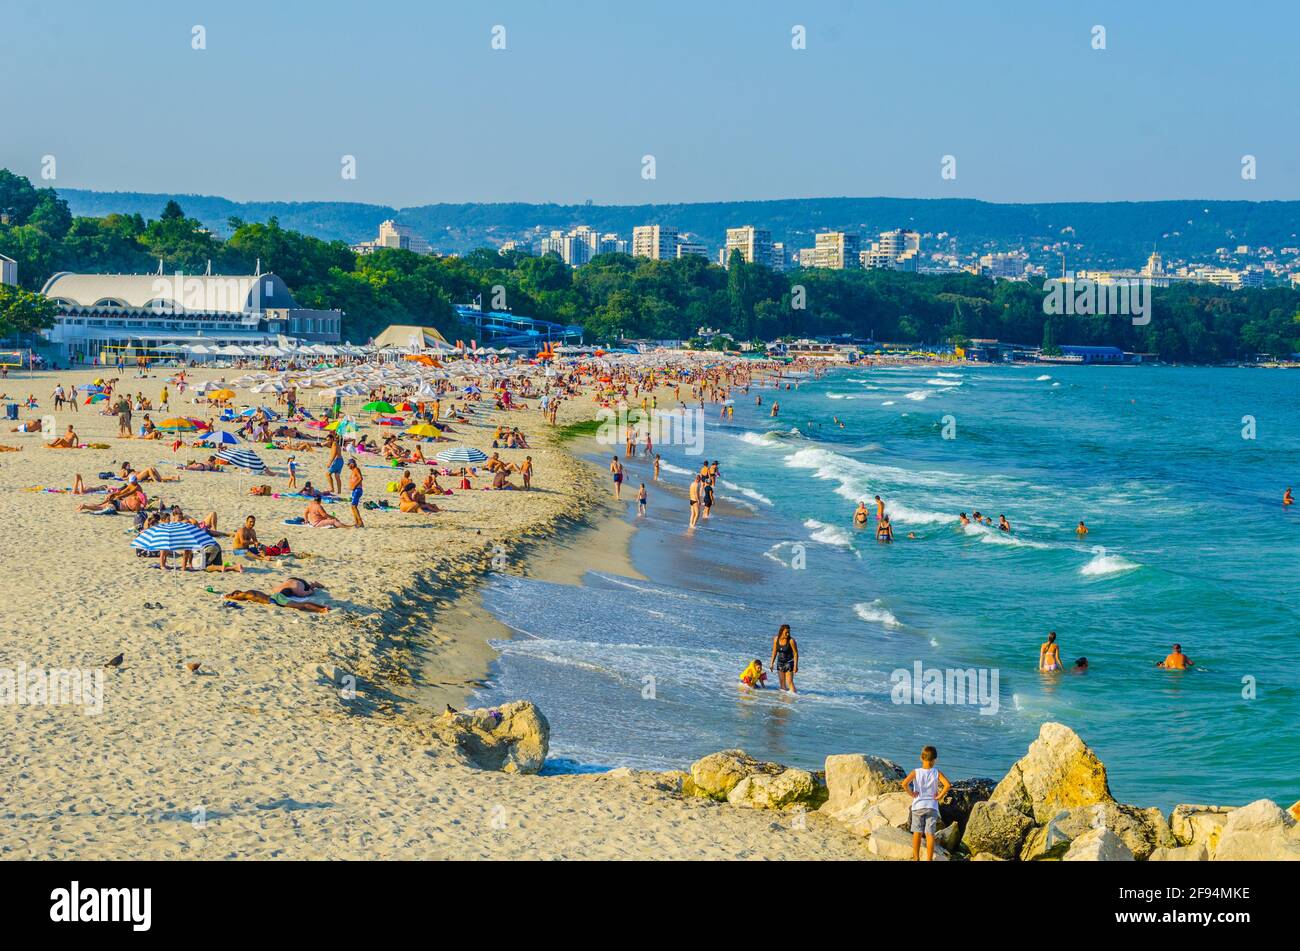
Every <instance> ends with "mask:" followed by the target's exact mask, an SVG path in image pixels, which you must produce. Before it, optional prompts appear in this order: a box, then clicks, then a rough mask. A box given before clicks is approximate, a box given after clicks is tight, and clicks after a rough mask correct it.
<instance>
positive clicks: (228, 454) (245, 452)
mask: <svg viewBox="0 0 1300 951" xmlns="http://www.w3.org/2000/svg"><path fill="white" fill-rule="evenodd" d="M217 456H218V458H220V459H224V460H225V461H226V462H228V463H230V464H231V465H232V466H238V467H239V468H240V469H252V470H253V471H254V472H262V471H263V470H265V469H266V463H265V462H263V461H262V457H261V456H259V455H258V454H257V453H255V452H253V450H251V449H232V448H230V447H229V446H225V447H223V448H221V449H219V450H217Z"/></svg>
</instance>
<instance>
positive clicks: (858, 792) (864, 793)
mask: <svg viewBox="0 0 1300 951" xmlns="http://www.w3.org/2000/svg"><path fill="white" fill-rule="evenodd" d="M906 775H907V774H906V773H905V772H904V771H903V768H902V767H901V766H899V765H898V764H897V763H893V762H890V761H889V760H887V759H880V758H879V757H877V756H867V755H865V754H863V753H840V754H837V755H834V756H828V757H826V791H827V793H828V797H829V798H827V800H826V803H825V805H823V806H822V809H823V811H825V812H839V811H840V810H842V809H847V808H848V807H849V806H852V805H854V804H855V803H857V802H858V801H859V800H862V799H874V798H876V797H877V796H883V795H884V794H885V793H890V792H897V791H898V790H899V789H901V788H902V786H901V784H900V780H902V778H903V777H904V776H906Z"/></svg>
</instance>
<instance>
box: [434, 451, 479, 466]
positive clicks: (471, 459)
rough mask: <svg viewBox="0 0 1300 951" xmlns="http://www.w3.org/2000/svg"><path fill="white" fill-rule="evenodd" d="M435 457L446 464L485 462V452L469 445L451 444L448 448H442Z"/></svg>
mask: <svg viewBox="0 0 1300 951" xmlns="http://www.w3.org/2000/svg"><path fill="white" fill-rule="evenodd" d="M435 458H436V459H437V460H438V461H439V462H441V463H444V464H446V465H451V464H452V463H462V464H463V463H475V462H487V453H485V452H484V451H483V450H482V449H474V448H473V447H471V446H452V447H451V448H450V449H444V450H443V451H442V452H440V453H438V455H437V456H435Z"/></svg>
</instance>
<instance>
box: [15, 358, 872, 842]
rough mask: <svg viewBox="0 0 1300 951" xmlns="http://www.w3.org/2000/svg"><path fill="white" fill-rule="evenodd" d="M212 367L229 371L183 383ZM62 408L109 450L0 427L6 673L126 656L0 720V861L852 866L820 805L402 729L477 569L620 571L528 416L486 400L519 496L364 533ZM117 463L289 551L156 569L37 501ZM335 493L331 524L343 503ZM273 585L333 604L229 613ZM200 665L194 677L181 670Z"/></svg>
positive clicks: (111, 533) (466, 682) (192, 509)
mask: <svg viewBox="0 0 1300 951" xmlns="http://www.w3.org/2000/svg"><path fill="white" fill-rule="evenodd" d="M223 372H224V374H225V375H234V374H232V371H229V370H227V371H199V372H197V373H195V374H192V379H193V380H194V381H195V382H198V381H201V380H203V379H207V378H209V377H212V376H219V375H223ZM99 375H100V372H99V371H90V370H84V371H78V372H75V373H74V372H60V373H57V374H53V373H44V374H37V375H35V376H32V375H24V376H23V377H22V378H17V379H16V378H10V379H8V380H6V381H4V384H3V385H2V386H0V389H2V390H4V391H6V392H8V393H9V394H10V396H18V397H19V398H22V397H25V396H26V395H27V394H28V393H29V392H30V393H33V394H35V395H36V397H37V398H38V400H40V402H41V406H40V409H39V410H38V411H37V412H34V413H24V414H23V417H22V418H30V417H39V416H43V415H45V414H48V413H50V412H52V411H53V410H52V404H51V402H50V393H51V391H52V390H53V388H54V386H55V385H56V383H62V384H63V385H64V386H67V385H69V384H72V385H80V384H83V383H86V382H88V381H90V380H92V379H93V378H95V377H96V376H99ZM164 379H165V375H164V374H163V373H162V372H156V373H154V374H152V375H151V376H150V377H149V378H147V379H144V380H137V379H134V378H133V377H132V376H131V374H130V373H126V374H123V379H122V387H123V388H124V389H128V390H130V391H131V392H135V391H137V390H138V391H141V392H144V393H145V394H146V395H147V396H149V397H151V398H156V397H157V393H158V390H159V389H160V388H161V386H162V384H163V382H164ZM182 400H184V401H185V402H182ZM187 404H188V398H187V397H186V398H181V397H177V396H175V395H174V388H173V398H172V407H171V410H172V412H179V413H186V412H189V411H190V409H191V408H190V407H188V405H187ZM79 409H80V411H79V412H78V413H76V414H70V413H66V412H63V413H59V414H57V424H58V430H59V431H60V432H62V430H63V429H64V428H65V427H66V425H67V424H68V423H69V422H71V423H72V424H73V425H74V426H75V428H76V430H77V432H78V434H79V435H80V437H81V440H82V441H83V442H91V443H104V444H107V445H108V448H106V449H66V450H60V449H51V448H48V447H47V446H46V445H45V441H44V439H43V438H42V437H41V436H40V435H39V434H32V435H26V434H18V433H11V432H9V431H8V430H9V429H10V428H12V425H13V424H9V423H7V424H5V425H4V426H3V429H2V430H0V445H4V446H8V447H15V448H17V449H19V450H20V451H17V452H5V453H0V551H3V552H4V556H3V557H2V558H0V586H3V589H4V590H5V591H6V592H7V593H8V599H7V609H6V611H5V616H4V623H3V625H0V667H3V668H8V669H17V668H18V667H19V666H20V665H23V664H25V665H26V666H27V667H28V669H42V668H44V669H67V668H87V669H102V665H103V664H104V663H105V662H106V661H107V660H108V659H109V658H112V657H114V656H115V655H117V654H119V653H120V654H122V655H123V657H124V661H123V663H122V664H121V666H120V667H119V668H116V669H109V670H106V671H104V674H105V676H104V682H103V709H102V712H100V713H98V714H93V713H90V712H89V711H85V710H82V709H80V708H77V707H72V706H54V707H46V706H33V705H25V706H23V705H10V706H5V707H4V708H3V710H2V711H0V716H3V717H4V720H5V730H4V741H3V746H2V747H0V763H3V765H4V770H3V779H0V802H2V803H3V805H0V854H3V855H4V856H5V857H8V858H55V859H72V858H79V859H107V858H181V857H187V858H198V859H226V858H296V859H305V858H314V859H365V858H380V859H384V858H388V859H398V858H405V859H411V858H574V859H604V858H659V859H664V858H764V859H769V858H770V859H775V858H796V859H799V858H821V859H827V858H831V859H835V858H840V859H863V858H870V857H871V856H870V855H869V854H868V853H867V851H866V849H865V848H864V846H863V840H862V839H861V838H860V837H858V836H855V835H853V834H852V833H851V832H849V831H846V830H845V829H844V828H843V827H841V826H840V825H839V824H837V823H834V822H832V821H830V820H828V819H824V818H822V817H820V816H817V815H810V816H808V817H807V820H806V821H800V822H798V823H795V822H793V821H792V818H791V817H790V816H788V815H784V814H773V813H764V812H762V811H756V810H745V809H735V808H728V807H726V806H722V805H719V804H717V803H713V802H708V801H705V800H700V799H687V800H683V799H681V798H678V797H676V796H673V795H671V794H670V793H669V792H667V791H665V790H662V789H659V788H656V786H655V784H654V783H653V782H650V781H648V780H646V779H643V778H636V777H632V778H628V777H626V776H618V775H615V776H590V775H586V776H574V775H560V776H548V775H541V776H520V775H506V774H501V773H493V772H484V771H480V770H476V769H473V768H471V767H468V766H466V765H464V764H463V763H462V762H461V761H460V760H459V758H458V757H457V756H456V755H455V754H454V753H453V752H451V751H450V750H449V749H447V748H444V747H440V746H438V745H437V744H430V743H429V742H428V740H427V739H426V738H425V734H424V733H423V732H422V731H421V730H419V729H418V728H415V727H413V726H412V719H413V717H414V718H417V719H418V717H419V716H420V715H427V714H428V712H429V711H433V712H440V711H441V708H442V705H443V704H445V703H451V704H453V705H460V704H461V703H462V702H463V701H464V698H465V697H466V695H467V694H468V693H469V691H470V690H471V689H472V688H473V686H474V685H475V684H476V683H478V682H480V681H481V680H482V678H483V677H484V676H486V675H487V672H488V665H489V664H490V662H491V659H492V656H493V652H492V650H491V648H490V647H489V646H488V644H487V641H488V639H489V638H494V637H499V636H502V631H501V629H500V627H499V625H496V624H495V622H493V621H491V619H490V618H488V617H486V616H485V614H484V612H482V611H481V610H480V609H478V608H477V606H476V599H475V595H474V589H475V586H476V583H477V581H478V580H479V579H481V578H482V577H483V576H484V574H485V573H486V572H490V571H494V570H506V571H522V572H543V571H544V572H546V573H547V576H548V577H550V578H552V579H557V580H567V581H568V582H569V583H576V582H577V580H578V579H579V578H580V577H581V574H582V571H583V564H584V559H586V560H588V561H589V560H590V559H592V558H598V559H599V560H600V563H601V565H602V567H603V570H606V571H609V570H618V571H624V572H630V571H631V569H630V566H629V565H628V564H627V558H626V553H625V549H626V532H627V531H628V529H627V528H626V526H622V525H618V524H614V525H612V526H611V522H612V519H611V515H612V514H613V512H614V510H613V509H612V508H611V503H610V502H609V500H607V499H606V494H607V493H606V490H605V489H604V486H603V485H598V484H597V482H596V476H597V475H598V473H595V472H593V470H592V468H591V467H590V466H588V465H587V464H585V463H583V462H581V461H580V460H579V459H577V458H576V457H575V455H574V454H573V453H571V452H570V451H568V450H567V449H566V448H565V447H563V446H562V445H560V444H559V443H558V442H557V441H556V440H555V439H554V438H553V437H552V435H551V433H550V432H549V431H548V427H547V426H546V425H545V423H544V422H543V420H542V419H541V415H540V414H539V413H537V412H536V411H535V410H534V409H529V410H527V411H517V412H513V413H509V414H507V415H508V416H509V417H510V419H509V421H510V423H511V424H512V425H518V426H520V427H521V428H522V429H523V430H524V432H525V433H526V434H527V435H528V437H529V440H530V444H531V446H532V447H533V448H531V449H530V450H528V451H527V454H531V455H532V457H533V459H534V462H535V465H536V470H537V475H536V478H535V480H534V491H531V492H483V491H479V490H477V489H475V490H472V491H467V492H456V493H455V494H454V495H452V496H449V497H446V498H445V499H440V500H439V504H440V505H442V506H443V507H444V508H445V511H443V512H441V513H438V514H412V515H407V514H401V513H398V512H396V511H392V512H384V511H372V510H367V511H365V512H364V515H365V519H366V523H367V527H366V528H365V529H364V530H352V529H346V530H322V529H313V528H310V527H308V526H304V525H285V524H283V520H284V519H286V518H290V517H293V516H297V515H300V514H301V512H302V509H303V506H304V504H305V503H304V502H303V500H301V499H289V498H282V499H277V498H270V497H255V496H251V495H250V494H249V489H250V487H252V486H254V485H258V484H262V483H266V484H270V485H272V486H273V488H274V489H275V490H276V491H279V490H281V489H282V488H283V486H284V483H285V479H286V477H285V475H284V459H283V458H282V457H283V456H284V455H285V454H284V453H278V452H270V451H268V452H266V453H265V458H266V461H267V462H268V464H270V465H271V466H272V468H273V471H274V472H275V473H276V474H275V475H273V476H267V477H261V476H254V475H249V474H236V473H207V472H180V473H178V472H177V470H176V469H175V468H174V467H175V466H176V464H177V463H183V462H185V461H186V460H187V459H201V458H204V457H205V456H206V451H204V450H196V449H190V448H189V447H188V446H185V447H183V448H181V449H180V450H179V451H178V452H175V453H173V451H172V450H171V448H170V445H169V443H168V442H165V441H162V442H153V441H140V440H128V439H119V438H117V435H116V433H117V420H116V418H115V417H113V416H106V415H100V414H99V413H98V412H95V411H94V410H95V407H92V406H81V407H80V408H79ZM157 415H158V414H155V416H157ZM590 416H591V405H590V402H589V400H588V399H585V398H584V399H575V400H572V401H570V402H568V403H566V404H565V405H564V407H563V412H562V413H561V418H560V422H561V423H564V422H571V421H577V420H580V419H589V418H590ZM457 438H458V439H459V440H460V441H461V442H463V443H465V444H467V445H472V446H478V447H479V448H483V449H485V450H486V449H488V448H489V444H490V442H491V424H490V423H480V424H477V425H471V426H469V427H465V426H461V427H459V432H458V433H457ZM188 441H192V437H189V438H187V442H188ZM524 454H525V451H523V450H511V451H506V452H503V456H504V457H505V458H507V459H514V458H516V457H520V458H521V457H522V456H523V455H524ZM122 460H130V462H131V463H132V464H133V465H134V466H136V467H137V468H140V467H144V466H149V465H156V466H158V468H159V469H160V470H162V472H163V473H164V474H165V475H172V474H180V475H181V477H182V478H181V481H180V482H176V483H165V484H163V485H161V486H148V487H147V488H148V489H149V490H150V494H151V496H152V495H155V494H156V495H159V496H161V497H162V498H163V499H164V500H165V501H166V502H167V504H169V505H170V504H172V503H173V502H175V503H179V504H180V505H182V506H183V507H184V508H185V510H186V512H187V513H189V514H193V515H203V514H205V513H207V512H209V511H215V512H216V513H217V515H218V519H219V522H218V528H219V529H220V530H221V531H225V532H233V531H234V529H235V528H236V527H237V526H238V525H239V524H240V522H242V520H243V518H244V517H245V516H246V515H249V514H253V515H256V516H257V517H258V529H259V534H260V536H261V537H262V539H263V541H274V540H275V539H278V538H279V537H281V536H282V535H283V536H285V537H287V538H288V539H289V541H290V542H291V544H292V548H293V551H294V553H295V554H294V557H292V558H289V559H284V560H281V561H277V562H275V563H262V562H254V561H250V560H245V559H241V558H236V557H234V556H232V555H231V553H230V552H229V551H228V550H227V551H226V560H227V563H242V564H243V565H244V566H245V567H244V571H243V572H242V574H235V573H223V574H217V573H210V572H198V571H194V572H178V571H169V572H165V573H164V572H162V571H160V570H158V569H157V568H156V567H154V566H156V564H157V559H156V558H140V557H136V556H135V553H134V552H133V551H132V549H131V547H130V542H131V539H132V537H133V535H134V532H133V531H132V521H131V518H130V516H128V515H92V514H79V513H78V512H77V511H76V508H77V503H78V502H79V501H81V499H79V498H78V497H76V496H74V495H71V494H62V493H57V492H48V491H44V490H45V489H49V488H67V487H70V486H71V485H72V484H73V478H74V475H75V474H76V473H81V474H82V475H83V476H84V477H85V478H86V481H87V484H88V485H95V484H98V483H99V482H100V481H101V480H98V479H97V478H96V477H95V476H96V473H98V472H100V471H106V470H110V469H116V468H117V466H118V465H119V464H120V463H121V461H122ZM298 461H299V464H300V465H301V467H302V471H301V474H300V476H299V480H300V481H302V479H304V478H306V479H312V480H316V481H317V482H318V483H323V481H324V468H325V455H324V453H323V452H315V453H298ZM363 472H364V475H365V478H366V498H368V499H378V498H382V497H385V495H386V493H385V492H384V491H383V490H384V482H385V480H386V479H387V478H388V477H387V476H386V475H385V473H383V472H381V471H380V470H378V469H364V470H363ZM420 475H421V476H422V473H421V474H420ZM417 478H418V477H417ZM38 487H39V488H38ZM388 497H389V498H390V499H391V498H392V496H391V495H389V496H388ZM101 498H102V496H91V497H90V499H91V500H92V501H98V500H99V499H101ZM622 504H623V505H629V504H633V503H631V502H628V501H626V500H625V501H624V502H623V503H622ZM331 509H332V510H333V511H334V514H336V515H338V516H339V517H340V518H342V519H343V520H344V521H350V516H349V514H348V511H347V507H346V506H345V505H334V506H331ZM602 526H603V527H602ZM223 542H224V543H225V544H226V546H227V548H228V546H229V539H223ZM548 542H550V543H551V544H550V545H549V546H548ZM290 576H297V577H301V578H306V579H310V580H313V581H319V582H322V583H324V584H325V585H326V587H327V589H328V597H327V598H325V599H324V601H325V603H327V604H328V605H329V606H330V608H331V611H330V612H329V613H328V614H325V615H312V614H304V613H299V612H295V611H289V610H285V609H280V608H275V607H270V606H263V605H258V604H245V605H243V606H242V608H240V609H232V608H228V607H223V598H222V596H221V595H222V593H224V592H227V591H230V590H234V589H236V588H240V589H248V588H254V589H260V590H267V589H268V588H269V587H270V586H271V585H273V584H274V583H275V582H277V581H280V580H283V579H284V578H287V577H290ZM209 588H210V589H212V590H211V591H209V590H208V589H209ZM158 605H161V607H158ZM193 662H198V663H199V664H200V665H201V666H200V668H199V672H198V673H197V674H192V673H190V672H189V671H188V670H187V669H186V667H185V665H186V664H187V663H193ZM322 665H324V667H325V668H326V669H328V668H329V667H331V666H332V667H334V668H337V671H336V672H334V673H336V675H339V676H347V675H352V676H355V678H356V689H355V695H352V693H351V692H349V691H346V690H341V689H339V688H338V687H335V686H331V684H330V683H329V682H327V680H326V679H325V678H324V677H321V676H320V675H319V674H318V673H317V669H318V668H319V667H321V666H322ZM521 699H526V698H521ZM682 765H683V766H686V765H687V764H682Z"/></svg>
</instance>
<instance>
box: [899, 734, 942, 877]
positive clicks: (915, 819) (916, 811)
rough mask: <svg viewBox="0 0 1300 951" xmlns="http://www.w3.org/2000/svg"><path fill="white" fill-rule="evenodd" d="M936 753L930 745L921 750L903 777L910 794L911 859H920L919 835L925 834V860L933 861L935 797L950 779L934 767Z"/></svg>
mask: <svg viewBox="0 0 1300 951" xmlns="http://www.w3.org/2000/svg"><path fill="white" fill-rule="evenodd" d="M938 758H939V753H938V751H937V750H935V748H934V747H933V746H927V747H926V748H925V749H923V750H921V768H920V769H914V770H912V771H911V772H910V773H908V774H907V778H906V779H904V780H903V789H905V790H906V791H907V794H908V795H909V796H911V797H912V861H913V862H919V861H920V860H921V835H922V834H923V833H924V835H925V860H926V861H927V862H933V861H934V833H935V832H936V831H937V829H938V827H939V800H941V799H943V798H944V797H945V796H947V795H948V790H950V789H952V783H950V782H948V777H947V776H945V775H944V774H943V773H941V772H939V770H938V769H937V768H936V767H935V765H934V761H935V760H937V759H938Z"/></svg>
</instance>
